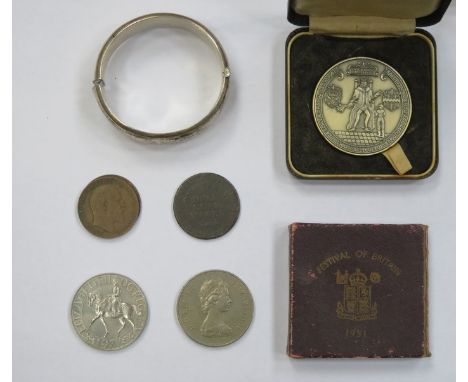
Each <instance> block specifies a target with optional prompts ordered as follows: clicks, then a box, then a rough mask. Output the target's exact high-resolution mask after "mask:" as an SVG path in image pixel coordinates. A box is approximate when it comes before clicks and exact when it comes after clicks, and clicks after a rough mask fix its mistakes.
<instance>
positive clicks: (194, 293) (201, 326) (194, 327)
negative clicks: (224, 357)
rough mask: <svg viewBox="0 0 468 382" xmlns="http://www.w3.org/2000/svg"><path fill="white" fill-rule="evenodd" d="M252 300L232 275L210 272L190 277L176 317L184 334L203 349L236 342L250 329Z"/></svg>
mask: <svg viewBox="0 0 468 382" xmlns="http://www.w3.org/2000/svg"><path fill="white" fill-rule="evenodd" d="M252 317H253V299H252V295H251V294H250V291H249V288H247V286H246V285H245V284H244V282H243V281H242V280H241V279H239V278H238V277H237V276H235V275H233V274H232V273H229V272H226V271H220V270H212V271H206V272H202V273H199V274H198V275H196V276H194V277H193V278H191V279H190V280H189V281H188V282H187V284H185V286H184V287H183V289H182V291H181V292H180V295H179V299H178V302H177V318H178V320H179V323H180V326H181V327H182V329H183V330H184V332H185V333H186V334H187V335H188V336H189V337H190V338H191V339H192V340H194V341H195V342H198V343H199V344H202V345H206V346H225V345H229V344H231V343H233V342H234V341H237V340H238V339H239V338H240V337H242V335H243V334H244V333H245V332H246V330H247V329H248V328H249V326H250V323H251V321H252Z"/></svg>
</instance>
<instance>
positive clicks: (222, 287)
mask: <svg viewBox="0 0 468 382" xmlns="http://www.w3.org/2000/svg"><path fill="white" fill-rule="evenodd" d="M199 297H200V305H201V311H202V312H203V314H205V316H206V317H205V319H204V320H203V322H202V324H201V326H200V333H201V334H202V336H204V337H224V336H228V335H230V334H231V333H232V328H231V327H230V326H229V325H227V324H226V323H225V322H224V319H223V315H224V313H225V312H227V311H229V310H230V309H231V304H232V300H231V297H230V295H229V289H228V284H227V283H226V282H224V281H222V280H207V281H205V282H204V283H203V284H202V286H201V287H200V293H199Z"/></svg>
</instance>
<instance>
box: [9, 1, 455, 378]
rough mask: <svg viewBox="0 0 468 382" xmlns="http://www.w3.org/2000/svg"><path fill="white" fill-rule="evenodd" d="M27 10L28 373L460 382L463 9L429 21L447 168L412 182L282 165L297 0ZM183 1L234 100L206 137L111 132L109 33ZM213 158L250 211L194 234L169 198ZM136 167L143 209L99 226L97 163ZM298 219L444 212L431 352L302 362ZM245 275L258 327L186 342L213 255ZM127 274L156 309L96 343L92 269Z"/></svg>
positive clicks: (215, 261)
mask: <svg viewBox="0 0 468 382" xmlns="http://www.w3.org/2000/svg"><path fill="white" fill-rule="evenodd" d="M13 11H14V27H13V30H14V36H13V38H14V52H13V59H14V77H13V80H14V91H13V98H14V108H13V118H14V120H13V122H14V124H13V137H14V141H13V153H14V154H13V165H14V177H13V192H14V197H13V216H14V221H13V235H14V236H13V246H14V252H13V266H14V268H13V299H14V303H13V338H14V347H13V362H14V365H13V373H14V377H15V380H16V381H21V382H22V381H64V380H67V381H110V380H113V381H129V380H138V381H150V380H151V381H154V380H163V381H168V380H171V381H172V380H173V381H183V380H187V378H189V379H190V380H193V381H219V380H223V381H238V380H239V379H240V378H242V379H243V380H248V381H293V380H294V381H311V380H315V381H323V380H327V381H331V382H334V381H340V382H341V381H343V380H353V381H354V380H359V381H362V382H366V381H375V380H379V381H384V382H385V381H389V382H390V381H392V382H393V381H395V380H398V381H401V382H403V381H434V382H435V381H437V382H440V381H453V380H454V379H455V279H454V275H455V102H454V99H455V63H454V59H455V38H454V36H455V9H454V7H453V6H452V7H451V9H449V11H448V13H447V14H446V15H445V17H444V19H443V21H442V22H441V23H440V24H439V25H437V26H434V27H432V28H428V30H429V31H430V32H431V33H432V34H433V35H434V37H435V38H436V40H437V46H438V85H439V89H438V94H439V108H438V111H439V151H440V165H439V168H438V170H437V172H436V173H435V174H434V175H433V176H432V177H430V178H428V179H426V180H420V181H414V182H378V181H366V182H363V181H359V182H358V181H352V182H340V181H324V182H311V181H309V182H308V181H300V180H297V179H295V178H294V177H292V175H290V174H289V172H288V171H287V169H286V165H285V149H284V148H285V139H284V136H285V126H284V120H285V111H284V43H285V40H286V37H287V35H288V34H289V33H290V32H291V31H292V30H293V29H294V28H295V27H294V26H292V25H290V24H289V23H288V22H287V20H286V1H283V0H281V1H280V0H276V1H274V2H273V1H266V0H265V1H256V2H248V1H240V0H239V1H236V2H232V1H224V0H223V1H220V0H213V1H211V0H210V1H208V0H204V1H178V2H177V3H175V2H167V1H166V2H164V1H156V0H153V1H143V0H141V1H134V2H127V1H122V0H119V1H116V0H113V1H110V0H109V1H108V0H105V1H104V0H101V1H89V0H83V1H80V2H77V1H71V0H66V1H65V0H61V1H58V0H56V1H52V0H48V1H46V0H44V1H40V2H38V1H27V0H17V1H15V3H14V5H13ZM151 12H176V13H181V14H185V15H187V16H190V17H193V18H194V19H196V20H198V21H200V22H202V23H203V24H205V25H206V26H207V27H208V28H210V29H211V30H212V31H213V32H214V33H215V34H216V36H217V37H218V38H219V40H220V41H221V42H222V44H223V46H224V48H225V50H226V53H227V55H228V58H229V61H230V67H231V69H232V72H233V77H232V82H231V85H232V86H231V88H230V95H229V98H228V100H227V102H226V105H225V108H224V110H223V111H222V113H221V114H220V115H219V116H218V117H217V118H216V120H215V121H214V122H213V123H212V125H211V126H210V127H209V128H208V129H207V130H206V131H204V132H203V133H202V134H200V135H198V136H195V137H193V138H192V139H190V140H187V141H185V142H182V143H177V144H174V145H170V146H155V145H147V144H146V145H145V144H141V143H138V142H135V141H132V140H131V139H129V138H128V137H127V136H125V135H123V134H122V133H120V132H119V131H117V130H116V129H114V128H113V127H112V126H111V125H110V123H109V122H108V121H107V120H106V119H105V118H104V116H103V115H102V113H101V112H100V110H99V109H98V107H97V104H96V102H95V100H94V98H93V95H92V92H91V85H90V81H91V80H92V77H93V70H94V63H95V60H96V57H97V54H98V51H99V49H100V47H101V45H102V43H103V42H104V40H105V39H106V38H107V37H108V36H109V35H110V33H111V32H112V31H113V30H114V29H115V28H116V27H117V26H119V25H120V24H122V23H123V22H125V21H127V20H129V19H130V18H133V17H136V16H139V15H142V14H145V13H151ZM203 171H212V172H217V173H219V174H221V175H224V176H226V177H227V178H228V179H229V180H230V181H231V182H232V183H233V184H234V185H235V186H236V188H237V190H238V192H239V195H240V198H241V203H242V212H241V216H240V219H239V221H238V223H237V224H236V226H235V227H234V229H233V230H232V231H231V232H230V233H229V234H228V235H226V236H224V237H222V238H220V239H217V240H214V241H208V242H205V241H200V240H196V239H193V238H191V237H190V236H188V235H186V234H185V233H184V232H183V231H182V230H181V229H180V228H179V227H178V226H177V224H176V222H175V219H174V218H173V215H172V210H171V205H172V198H173V194H174V192H175V190H176V188H177V186H178V185H179V184H180V183H181V182H182V181H183V180H184V179H185V178H186V177H188V176H190V175H192V174H194V173H197V172H203ZM107 173H117V174H120V175H123V176H125V177H127V178H129V179H130V180H131V181H132V182H133V183H134V184H135V185H136V187H137V188H138V190H139V192H140V195H141V198H142V214H141V216H140V219H139V221H138V222H137V224H136V225H135V227H134V228H133V229H132V231H130V232H129V233H128V234H127V235H125V236H123V237H122V238H119V239H116V240H112V241H105V240H100V239H98V238H95V237H93V236H91V235H90V234H88V232H87V231H85V230H84V229H83V228H82V226H81V225H80V223H79V220H78V218H77V215H76V202H77V198H78V196H79V193H80V192H81V190H82V188H83V187H84V186H85V185H86V184H87V183H88V182H89V181H90V180H91V179H93V178H94V177H96V176H99V175H102V174H107ZM293 221H303V222H333V223H337V222H339V223H347V222H349V223H424V224H428V225H429V226H430V269H429V271H430V291H429V292H430V341H431V351H432V354H433V355H432V357H431V358H427V359H419V360H413V359H408V360H300V361H298V360H292V359H289V358H288V357H287V355H286V352H285V349H286V336H287V315H288V269H287V265H288V234H287V225H288V224H289V223H291V222H293ZM213 268H219V269H226V270H228V271H231V272H233V273H235V274H237V275H238V276H239V277H241V278H242V279H243V280H244V281H245V282H246V284H247V285H248V286H249V287H250V289H251V292H252V294H253V297H254V300H255V318H254V321H253V323H252V326H251V328H250V329H249V331H248V332H247V333H246V335H245V336H244V337H243V338H242V339H241V340H240V341H238V342H237V343H235V344H233V345H231V346H228V347H226V348H222V349H211V348H205V347H202V346H200V345H197V344H196V343H194V342H192V341H191V340H190V339H188V338H187V337H186V336H185V335H184V333H183V332H182V330H181V329H180V328H179V326H178V324H177V320H176V317H175V309H174V308H175V302H176V298H177V295H178V292H179V290H180V288H181V287H182V285H183V284H184V283H185V281H186V280H187V279H188V278H190V277H191V276H192V275H194V274H195V273H198V272H199V271H203V270H207V269H213ZM102 272H117V273H122V274H125V275H127V276H129V277H131V278H132V279H134V280H135V281H137V282H138V283H139V285H140V286H141V288H142V289H143V290H144V292H145V294H146V297H147V299H148V303H149V306H150V316H149V321H148V324H147V327H146V329H145V331H144V332H143V334H142V336H141V337H140V338H139V339H138V340H137V342H135V344H134V345H133V346H131V347H129V348H127V349H126V350H123V351H119V352H110V353H106V352H99V351H96V350H94V349H92V348H90V347H88V346H87V345H85V344H84V343H83V342H82V341H81V340H80V339H79V338H78V336H77V335H76V334H75V332H74V330H73V328H72V326H71V323H70V319H69V310H70V302H71V299H72V297H73V294H74V293H75V291H76V289H77V288H78V287H79V286H80V284H81V283H82V282H83V281H84V280H86V279H87V278H89V277H91V276H93V275H95V274H97V273H102Z"/></svg>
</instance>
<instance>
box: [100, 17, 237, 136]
mask: <svg viewBox="0 0 468 382" xmlns="http://www.w3.org/2000/svg"><path fill="white" fill-rule="evenodd" d="M154 27H175V28H182V29H185V30H188V31H190V32H193V33H195V34H196V35H198V36H199V37H201V38H202V39H203V40H205V41H206V42H208V43H209V45H210V46H211V47H213V49H214V51H215V53H216V54H217V56H218V57H219V58H220V60H221V63H222V68H223V70H222V72H221V73H220V74H221V76H222V84H221V89H220V92H219V95H218V98H217V100H216V102H215V104H214V106H213V108H212V109H211V110H210V112H209V113H208V114H207V115H205V116H204V117H203V118H202V119H201V120H199V121H198V122H197V123H195V124H194V125H192V126H189V127H187V128H184V129H181V130H176V131H171V132H167V133H150V132H146V131H142V130H138V129H135V128H133V127H130V126H128V125H126V124H125V123H124V122H122V121H121V120H120V119H119V118H118V117H117V116H116V115H115V114H114V113H113V112H112V110H111V109H110V108H109V105H108V104H107V102H106V100H105V97H104V92H103V88H104V86H105V83H104V79H103V78H104V72H105V69H106V67H107V63H108V62H109V59H110V58H111V56H112V54H113V53H114V52H115V50H116V49H117V48H118V47H119V46H120V45H121V44H122V43H123V42H124V41H126V40H127V39H128V38H130V37H131V36H133V35H134V34H137V33H140V32H143V31H145V30H148V29H151V28H154ZM230 75H231V72H230V70H229V66H228V62H227V58H226V55H225V53H224V50H223V47H222V46H221V44H220V43H219V41H218V40H217V39H216V37H215V36H214V35H213V34H212V33H211V32H210V31H209V30H208V29H207V28H206V27H205V26H203V25H202V24H200V23H199V22H197V21H195V20H192V19H190V18H188V17H185V16H181V15H177V14H173V13H152V14H149V15H145V16H140V17H137V18H136V19H133V20H130V21H128V22H127V23H125V24H123V25H122V26H121V27H119V28H118V29H117V30H116V31H115V32H114V33H112V35H111V36H110V37H109V38H108V40H107V41H106V43H105V44H104V46H103V47H102V49H101V51H100V53H99V56H98V59H97V63H96V71H95V75H94V81H93V84H94V91H95V94H96V98H97V101H98V104H99V106H100V107H101V110H102V111H103V113H104V114H105V115H106V117H107V118H108V119H109V120H110V121H111V122H112V123H113V124H114V125H115V126H116V127H118V128H119V129H121V130H123V131H124V132H125V133H127V134H129V135H131V136H133V137H135V138H140V139H143V140H145V141H152V142H157V143H165V142H170V141H174V140H177V139H179V138H183V137H187V136H189V135H191V134H193V133H195V132H197V131H199V130H200V129H201V128H202V127H204V126H205V125H206V124H207V123H208V122H209V121H210V120H211V119H212V118H213V117H214V115H215V114H216V113H218V111H219V110H220V109H221V106H222V104H223V101H224V99H225V97H226V92H227V89H228V86H229V77H230Z"/></svg>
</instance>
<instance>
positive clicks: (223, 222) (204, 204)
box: [173, 173, 240, 239]
mask: <svg viewBox="0 0 468 382" xmlns="http://www.w3.org/2000/svg"><path fill="white" fill-rule="evenodd" d="M173 209H174V215H175V218H176V220H177V223H179V225H180V226H181V228H182V229H183V230H184V231H185V232H187V233H188V234H189V235H191V236H193V237H196V238H198V239H214V238H217V237H219V236H222V235H224V234H226V233H227V232H228V231H229V230H230V229H231V228H232V227H233V226H234V224H235V223H236V221H237V218H238V217H239V212H240V201H239V196H238V195H237V191H236V189H235V188H234V186H233V185H232V184H231V183H230V182H229V181H228V180H227V179H226V178H223V177H222V176H221V175H217V174H213V173H201V174H197V175H193V176H191V177H190V178H188V179H187V180H186V181H185V182H183V183H182V184H181V185H180V187H179V188H178V190H177V192H176V195H175V197H174V205H173Z"/></svg>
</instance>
